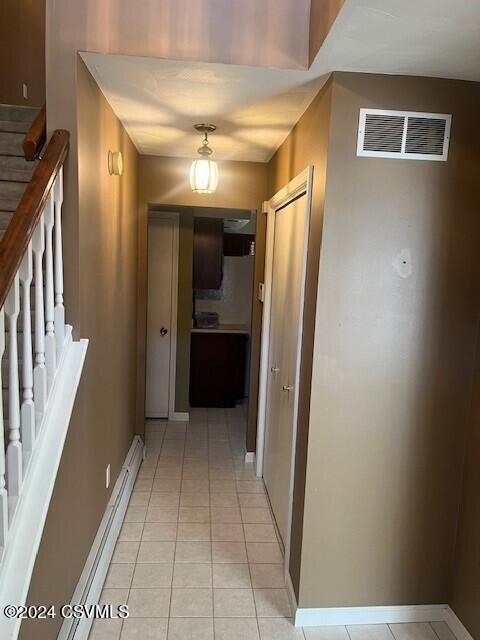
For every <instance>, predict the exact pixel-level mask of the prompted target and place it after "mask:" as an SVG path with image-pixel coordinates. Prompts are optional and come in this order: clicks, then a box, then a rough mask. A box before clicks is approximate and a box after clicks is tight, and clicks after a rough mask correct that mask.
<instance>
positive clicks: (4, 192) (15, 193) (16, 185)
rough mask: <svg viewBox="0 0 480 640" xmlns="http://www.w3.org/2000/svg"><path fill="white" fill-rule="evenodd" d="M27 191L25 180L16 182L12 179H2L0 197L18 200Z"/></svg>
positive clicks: (0, 181)
mask: <svg viewBox="0 0 480 640" xmlns="http://www.w3.org/2000/svg"><path fill="white" fill-rule="evenodd" d="M24 191H25V183H24V182H14V181H12V180H0V198H6V199H8V200H18V201H19V202H20V198H21V197H22V196H23V194H24Z"/></svg>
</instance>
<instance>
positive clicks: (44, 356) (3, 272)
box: [0, 130, 69, 558]
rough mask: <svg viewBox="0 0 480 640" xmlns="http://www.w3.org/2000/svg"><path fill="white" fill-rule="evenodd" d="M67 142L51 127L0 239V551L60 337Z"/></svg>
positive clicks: (60, 347)
mask: <svg viewBox="0 0 480 640" xmlns="http://www.w3.org/2000/svg"><path fill="white" fill-rule="evenodd" d="M36 144H37V143H36ZM68 145H69V133H68V131H63V130H57V131H55V132H54V133H53V135H52V137H51V139H50V141H49V143H48V145H47V147H46V148H45V152H44V154H43V157H42V159H41V160H40V161H39V163H38V165H37V167H36V168H35V171H34V173H33V176H32V179H31V181H30V182H29V184H28V185H27V188H26V190H25V193H24V195H23V197H22V199H21V201H20V203H19V205H18V207H17V209H16V211H15V213H14V214H13V217H12V219H11V221H10V224H9V226H8V228H7V230H6V232H5V234H4V236H3V238H2V239H1V241H0V363H1V365H2V366H1V368H0V383H1V385H2V399H3V402H2V403H0V558H1V557H2V556H3V553H4V551H5V547H6V545H7V541H8V532H9V529H10V527H11V523H12V520H13V518H14V516H15V510H16V506H17V503H18V500H19V498H20V495H21V492H22V483H23V481H24V478H25V474H26V473H27V471H28V465H29V461H30V459H31V457H32V455H33V453H34V451H35V444H36V440H37V438H38V435H39V432H40V429H41V425H42V418H43V416H44V414H45V411H46V407H47V402H48V397H49V393H50V390H51V388H52V383H53V380H54V377H55V372H56V369H57V364H58V362H59V360H60V357H61V355H62V351H63V347H64V343H65V309H64V305H63V257H62V219H61V218H62V201H63V164H64V162H65V158H66V156H67V152H68ZM37 146H38V144H37ZM42 146H43V145H42ZM37 153H38V152H36V155H37ZM32 290H33V293H34V295H33V304H32V296H31V293H32ZM32 315H33V319H34V322H33V325H34V326H33V330H32ZM4 383H5V384H4ZM4 409H5V411H4Z"/></svg>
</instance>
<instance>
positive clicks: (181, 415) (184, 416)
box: [168, 411, 190, 422]
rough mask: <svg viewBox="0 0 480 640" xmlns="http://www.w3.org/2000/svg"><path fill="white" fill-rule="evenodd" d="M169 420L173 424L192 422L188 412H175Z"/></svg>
mask: <svg viewBox="0 0 480 640" xmlns="http://www.w3.org/2000/svg"><path fill="white" fill-rule="evenodd" d="M168 419H169V420H171V421H172V422H190V414H189V413H188V411H174V412H173V413H172V414H171V416H170V417H169V418H168Z"/></svg>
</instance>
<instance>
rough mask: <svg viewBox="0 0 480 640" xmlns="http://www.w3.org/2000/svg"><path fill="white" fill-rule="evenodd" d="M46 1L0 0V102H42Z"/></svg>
mask: <svg viewBox="0 0 480 640" xmlns="http://www.w3.org/2000/svg"><path fill="white" fill-rule="evenodd" d="M45 4H46V0H13V1H12V0H0V103H4V104H18V105H28V106H33V107H41V106H42V105H43V104H44V103H45ZM23 83H25V84H26V85H27V87H28V98H27V100H25V99H24V97H23Z"/></svg>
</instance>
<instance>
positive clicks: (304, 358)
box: [269, 81, 332, 597]
mask: <svg viewBox="0 0 480 640" xmlns="http://www.w3.org/2000/svg"><path fill="white" fill-rule="evenodd" d="M331 100H332V88H331V82H330V81H329V82H327V84H326V85H325V87H324V88H323V89H322V91H320V93H319V95H318V96H317V97H316V98H315V100H314V101H313V102H312V104H311V105H310V107H309V108H308V109H307V111H306V112H305V113H304V115H303V116H302V118H301V119H300V120H299V122H298V123H297V125H296V127H295V128H294V129H293V131H292V132H291V133H290V135H289V136H288V138H287V139H286V140H285V142H284V143H283V144H282V146H281V147H280V148H279V149H278V151H277V153H276V154H275V155H274V157H273V158H272V160H271V162H270V165H269V183H270V184H269V196H272V195H274V193H276V192H277V191H279V190H280V189H281V188H282V187H284V186H285V185H286V184H287V183H288V182H289V181H290V180H292V179H293V178H294V177H295V176H296V175H298V174H299V173H301V172H302V171H303V170H304V169H305V168H306V167H308V166H309V165H312V166H313V193H312V212H311V223H310V240H309V247H308V263H307V281H306V289H305V309H304V327H303V343H302V355H301V369H300V398H299V416H298V425H297V442H296V460H295V482H294V498H293V514H294V515H293V524H292V540H291V550H290V575H291V577H292V582H293V586H294V589H295V591H296V593H297V597H298V589H299V582H300V560H301V547H302V530H303V504H304V490H305V465H306V459H307V444H308V417H309V409H310V380H311V373H312V354H313V336H314V328H315V304H316V298H317V280H318V263H319V256H320V244H321V235H322V225H323V211H324V204H325V177H326V169H327V148H328V141H329V132H330V109H331Z"/></svg>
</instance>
